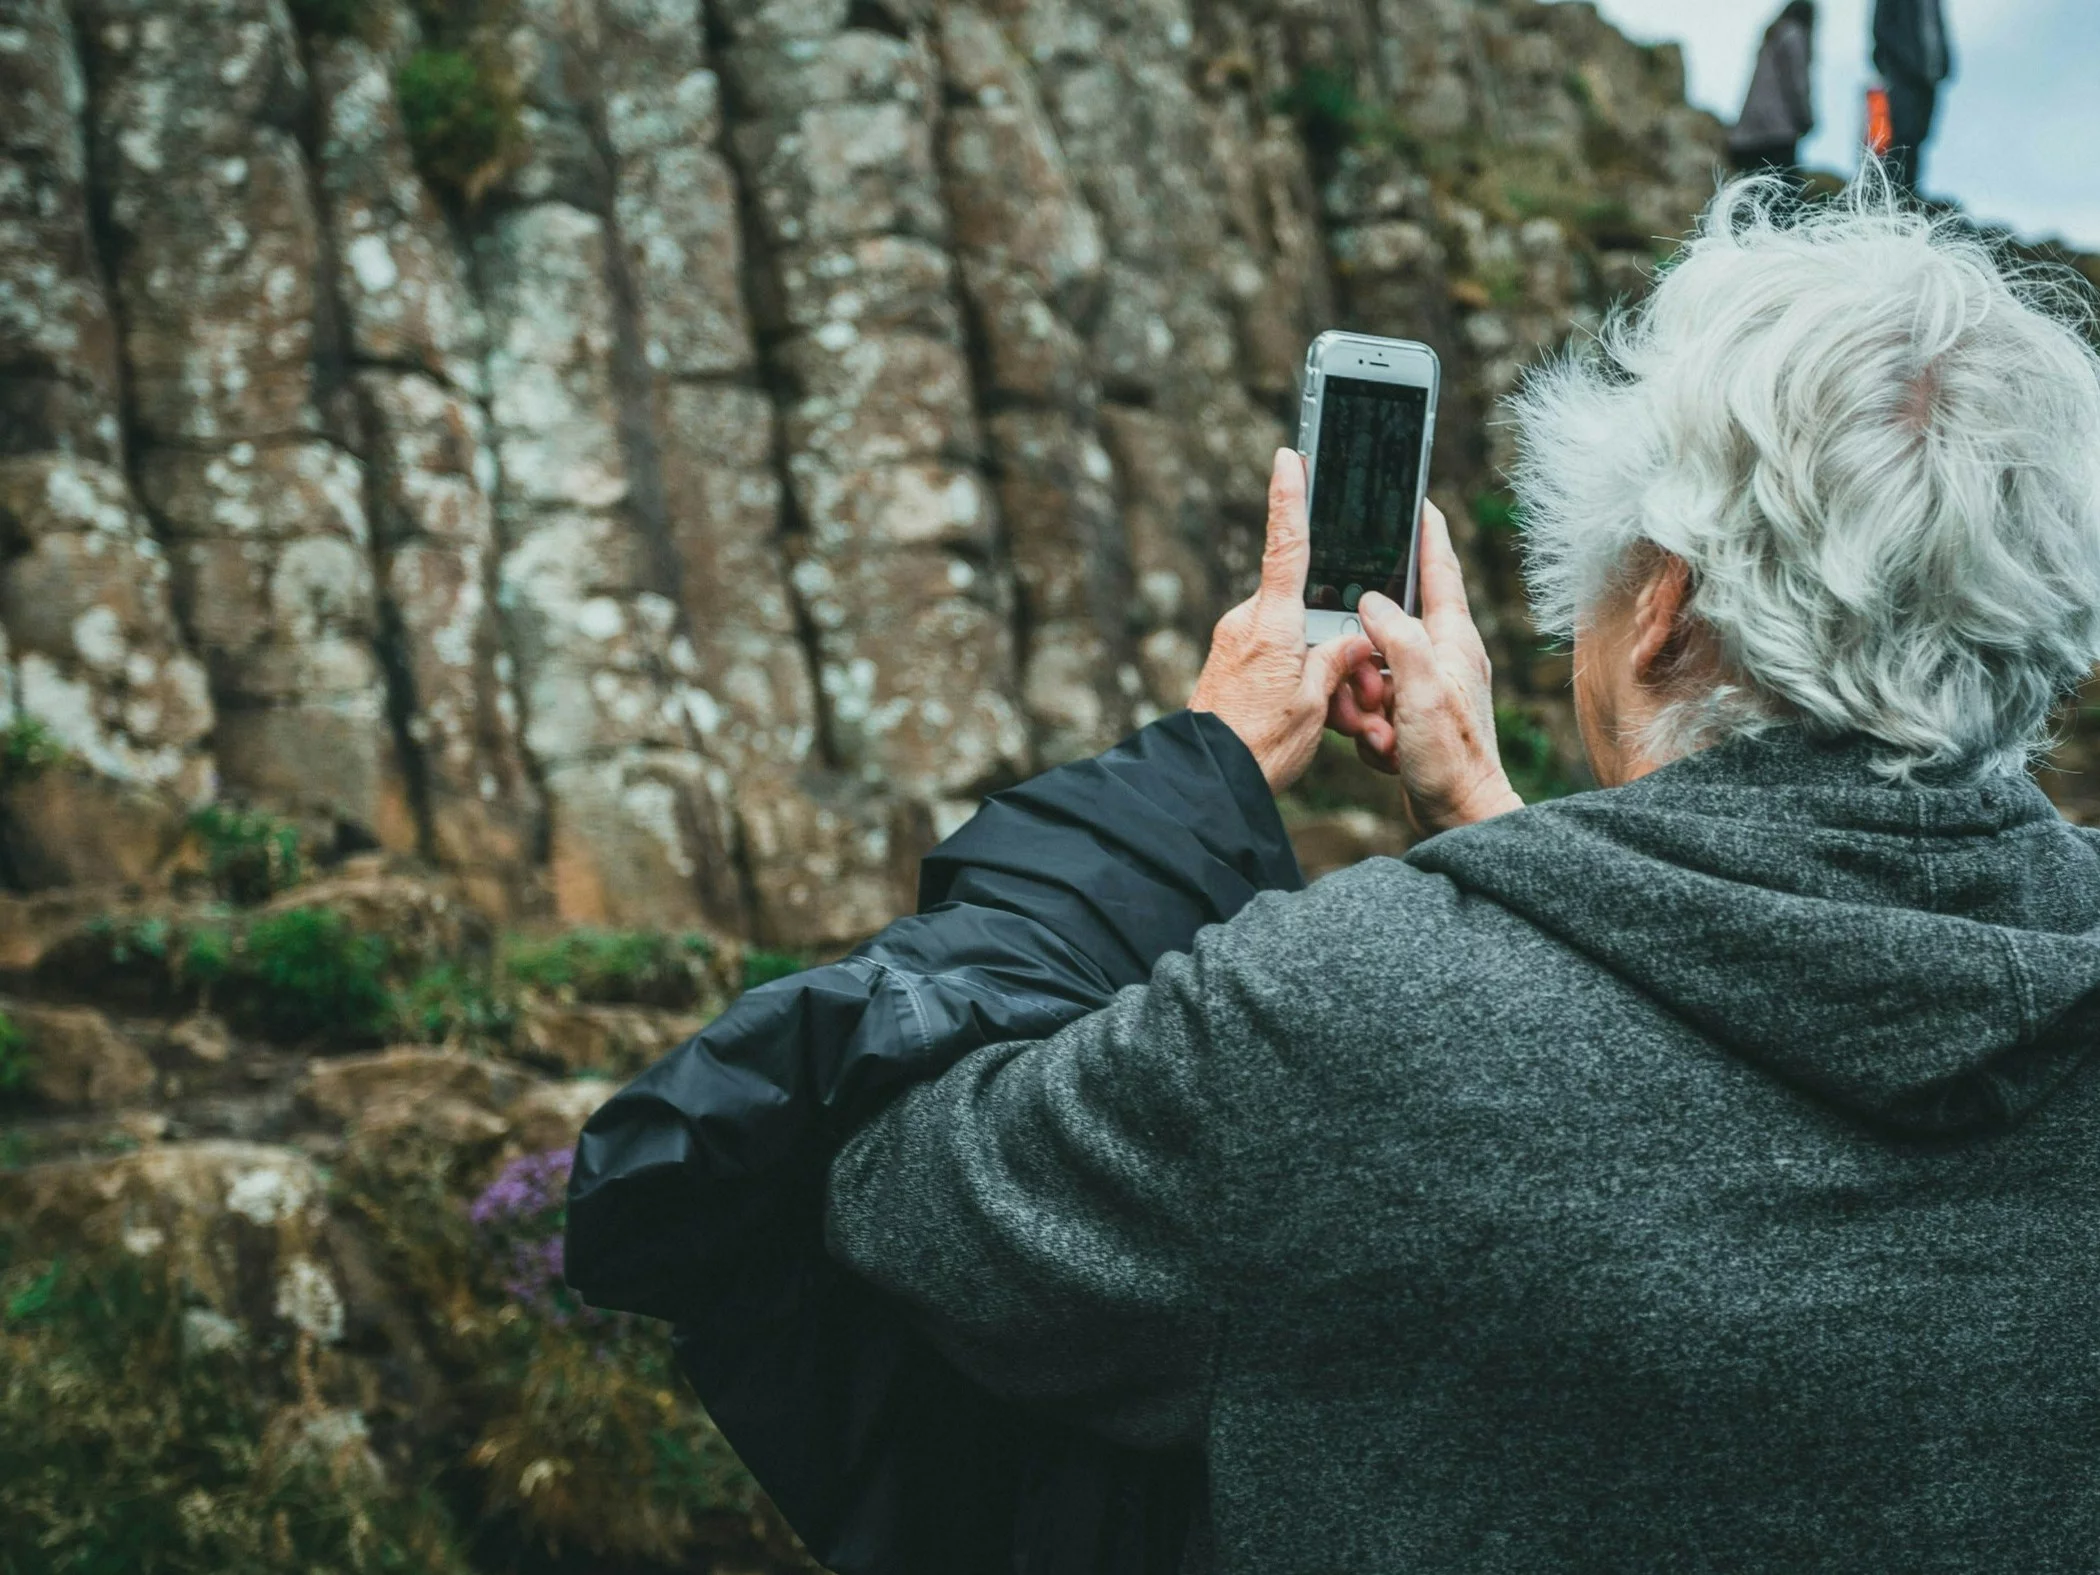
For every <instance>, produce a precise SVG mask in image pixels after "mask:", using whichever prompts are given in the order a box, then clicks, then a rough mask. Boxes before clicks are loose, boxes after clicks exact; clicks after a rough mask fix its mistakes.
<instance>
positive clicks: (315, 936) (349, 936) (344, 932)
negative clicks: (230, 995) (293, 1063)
mask: <svg viewBox="0 0 2100 1575" xmlns="http://www.w3.org/2000/svg"><path fill="white" fill-rule="evenodd" d="M390 951H391V949H390V948H389V947H388V945H387V941H386V938H385V937H384V936H380V935H366V934H362V933H360V932H359V931H358V930H356V929H355V928H353V927H352V925H351V924H350V922H349V920H347V919H345V918H344V917H343V916H342V915H341V914H340V913H337V912H336V911H334V910H333V909H331V908H289V909H286V910H285V911H284V912H282V913H273V914H267V915H265V916H264V917H262V918H260V919H258V920H256V921H255V923H254V924H252V925H250V926H249V927H248V930H247V933H246V934H244V935H242V936H241V937H239V939H238V940H237V941H236V942H235V945H234V948H233V955H232V957H231V958H230V959H229V966H228V970H227V972H228V983H229V985H230V987H231V988H232V989H233V991H235V992H236V993H237V994H238V995H239V996H240V997H241V998H242V1004H243V1005H244V1007H245V1009H246V1015H248V1016H249V1017H251V1018H252V1019H253V1020H254V1021H255V1024H256V1026H257V1027H258V1028H259V1029H260V1030H261V1031H262V1032H263V1033H265V1034H267V1035H269V1036H270V1037H272V1038H274V1039H305V1038H309V1037H312V1036H316V1035H319V1036H323V1037H326V1038H328V1039H331V1040H334V1041H336V1042H338V1043H355V1042H358V1041H363V1040H369V1039H374V1038H377V1037H379V1036H380V1035H381V1034H382V1033H383V1032H384V1031H385V1029H386V1028H387V1027H388V1025H389V1024H390V1023H391V1022H392V1021H393V1016H394V997H393V993H392V991H391V990H390V989H389V988H388V985H387V963H388V961H389V957H390Z"/></svg>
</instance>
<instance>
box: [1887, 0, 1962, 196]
mask: <svg viewBox="0 0 2100 1575" xmlns="http://www.w3.org/2000/svg"><path fill="white" fill-rule="evenodd" d="M1874 69H1875V70H1876V71H1878V72H1880V73H1881V79H1882V81H1883V82H1885V83H1886V84H1887V85H1888V94H1889V132H1890V143H1891V146H1890V148H1889V154H1888V166H1889V173H1890V174H1891V175H1893V176H1894V177H1895V178H1896V180H1897V182H1898V183H1899V184H1900V185H1902V186H1903V187H1904V188H1906V189H1907V190H1909V191H1913V192H1915V191H1916V190H1917V189H1918V184H1919V181H1920V180H1921V178H1922V176H1923V169H1924V152H1925V139H1926V138H1927V137H1929V136H1931V135H1932V114H1933V109H1934V106H1935V101H1936V100H1937V99H1938V97H1939V87H1940V84H1941V83H1942V82H1944V81H1946V80H1947V78H1948V77H1950V76H1952V75H1953V74H1954V57H1953V55H1952V53H1951V52H1950V51H1949V49H1948V47H1947V18H1946V14H1945V13H1944V12H1943V11H1942V10H1941V9H1940V0H1874Z"/></svg>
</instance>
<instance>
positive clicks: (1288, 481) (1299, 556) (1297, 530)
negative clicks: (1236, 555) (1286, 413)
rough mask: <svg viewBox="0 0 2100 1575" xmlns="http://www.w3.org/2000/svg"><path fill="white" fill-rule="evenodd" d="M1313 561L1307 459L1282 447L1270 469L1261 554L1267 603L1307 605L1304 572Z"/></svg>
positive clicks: (1262, 587) (1262, 584)
mask: <svg viewBox="0 0 2100 1575" xmlns="http://www.w3.org/2000/svg"><path fill="white" fill-rule="evenodd" d="M1311 562H1312V529H1311V526H1310V525H1309V524H1308V523H1307V521H1306V516H1305V460H1304V459H1303V458H1302V457H1301V456H1300V455H1299V453H1298V451H1297V450H1296V449H1289V448H1280V449H1278V450H1277V451H1276V460H1275V463H1274V464H1272V465H1271V466H1270V467H1269V528H1268V538H1267V540H1266V542H1265V543H1264V544H1263V547H1262V554H1261V590H1260V591H1259V593H1258V595H1259V596H1260V598H1261V600H1263V601H1264V602H1269V603H1272V604H1277V605H1282V604H1285V603H1288V604H1289V605H1291V606H1292V607H1302V606H1303V605H1304V604H1305V571H1306V568H1307V566H1308V565H1310V564H1311Z"/></svg>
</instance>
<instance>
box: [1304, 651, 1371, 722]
mask: <svg viewBox="0 0 2100 1575" xmlns="http://www.w3.org/2000/svg"><path fill="white" fill-rule="evenodd" d="M1370 654H1371V642H1370V641H1369V640H1368V639H1366V638H1365V637H1364V636H1363V635H1360V634H1339V635H1336V636H1335V637H1334V638H1333V639H1332V640H1328V641H1325V642H1323V643H1322V644H1319V645H1316V646H1314V647H1313V648H1312V649H1311V650H1310V651H1307V652H1306V653H1305V688H1304V691H1303V693H1304V695H1305V696H1306V698H1307V699H1309V700H1312V701H1315V702H1316V703H1318V704H1319V705H1320V706H1322V707H1323V708H1324V707H1325V706H1326V704H1327V702H1328V701H1329V700H1331V699H1333V698H1334V696H1335V695H1337V694H1341V693H1346V692H1347V690H1348V688H1349V674H1350V673H1351V672H1352V671H1353V670H1354V669H1355V667H1356V665H1357V664H1358V663H1359V662H1362V661H1363V660H1365V658H1367V657H1368V656H1370Z"/></svg>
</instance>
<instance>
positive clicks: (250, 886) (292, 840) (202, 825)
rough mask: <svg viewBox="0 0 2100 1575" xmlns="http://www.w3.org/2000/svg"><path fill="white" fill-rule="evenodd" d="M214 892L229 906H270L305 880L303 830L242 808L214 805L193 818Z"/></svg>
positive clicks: (230, 805)
mask: <svg viewBox="0 0 2100 1575" xmlns="http://www.w3.org/2000/svg"><path fill="white" fill-rule="evenodd" d="M190 834H191V835H192V836H194V837H195V838H196V839H197V842H198V844H199V845H200V846H201V847H202V848H203V851H204V860H205V868H206V871H207V872H208V873H209V875H210V877H211V883H212V885H213V887H214V888H215V889H216V890H217V891H218V892H219V894H220V895H221V896H222V897H225V898H226V899H227V900H228V901H229V902H238V903H258V902H267V901H268V900H269V899H270V898H272V897H274V896H276V895H277V894H278V893H279V892H281V891H284V890H286V889H288V888H290V887H292V886H296V885H298V884H299V882H300V881H301V880H302V879H304V878H305V874H306V868H305V862H304V860H303V859H302V858H301V857H300V853H299V830H298V828H297V827H296V826H294V825H292V824H291V822H289V821H285V820H280V819H278V818H277V817H276V816H275V815H270V814H265V813H264V812H263V811H261V810H255V809H245V808H243V807H241V806H240V805H237V804H208V805H206V806H205V807H204V808H203V809H200V810H198V811H197V812H196V813H195V814H194V815H192V816H190Z"/></svg>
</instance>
